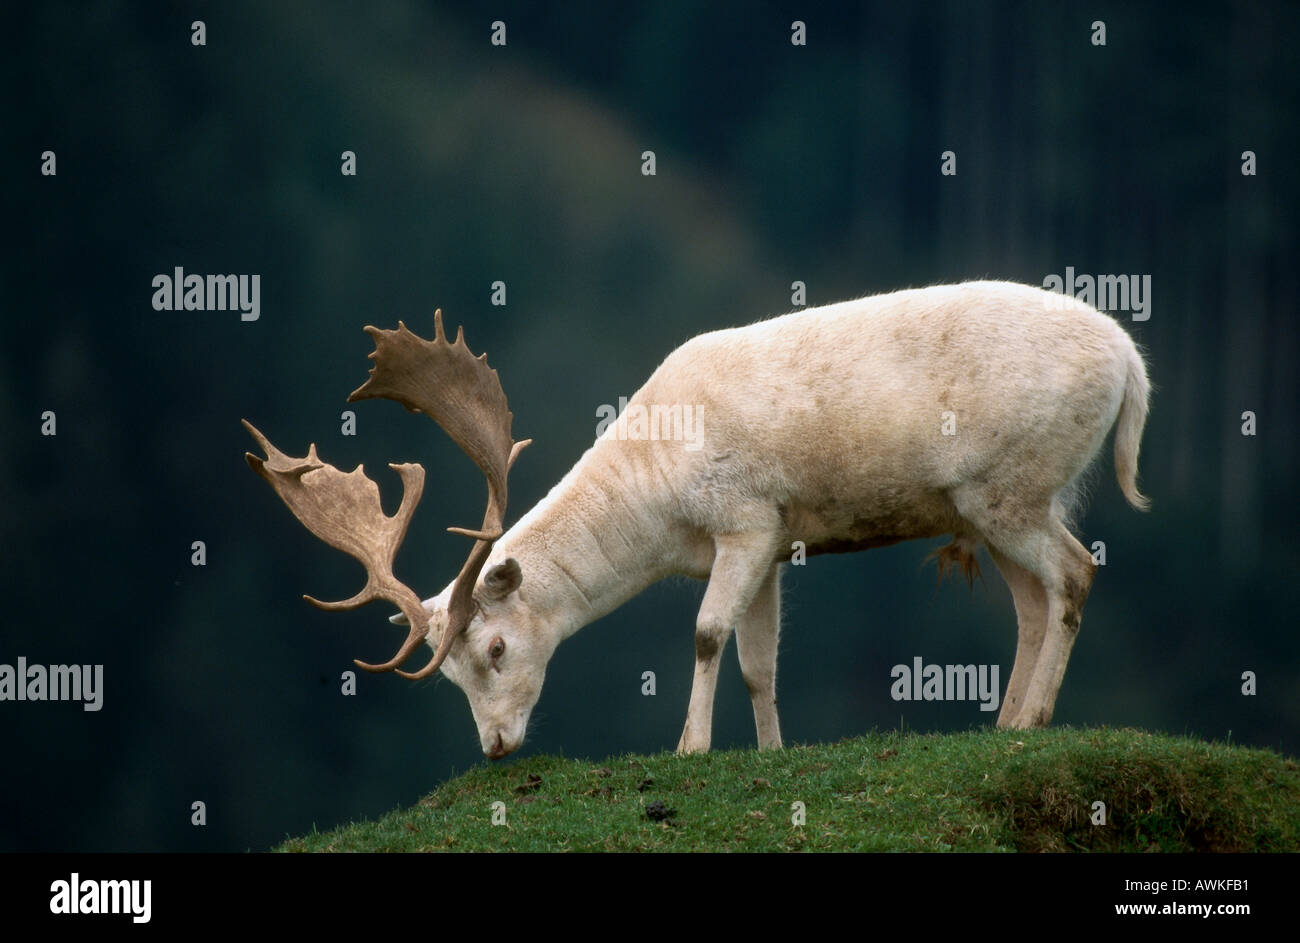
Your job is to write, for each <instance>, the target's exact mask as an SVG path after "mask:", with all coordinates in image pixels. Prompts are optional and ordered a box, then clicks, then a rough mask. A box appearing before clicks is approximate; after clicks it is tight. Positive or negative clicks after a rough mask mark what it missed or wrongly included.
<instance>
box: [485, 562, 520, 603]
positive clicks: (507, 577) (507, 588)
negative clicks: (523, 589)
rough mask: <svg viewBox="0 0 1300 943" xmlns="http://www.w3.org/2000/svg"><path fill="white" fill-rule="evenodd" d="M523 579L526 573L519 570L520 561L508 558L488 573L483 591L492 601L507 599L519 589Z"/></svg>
mask: <svg viewBox="0 0 1300 943" xmlns="http://www.w3.org/2000/svg"><path fill="white" fill-rule="evenodd" d="M523 579H524V573H523V570H521V569H520V568H519V561H518V560H516V559H515V558H514V557H507V558H506V559H504V560H502V561H501V562H500V563H498V564H497V565H496V566H494V567H492V569H490V570H488V571H487V574H486V575H485V576H484V577H483V589H484V590H485V591H486V592H487V595H488V596H489V597H491V598H492V599H505V598H506V597H507V596H509V595H510V594H511V593H513V592H514V591H515V590H517V589H518V588H519V584H520V583H521V582H523Z"/></svg>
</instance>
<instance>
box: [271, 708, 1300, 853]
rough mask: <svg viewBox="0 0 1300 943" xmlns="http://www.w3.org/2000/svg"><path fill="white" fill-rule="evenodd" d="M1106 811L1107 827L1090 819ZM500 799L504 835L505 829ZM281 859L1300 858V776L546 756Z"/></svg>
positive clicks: (943, 744)
mask: <svg viewBox="0 0 1300 943" xmlns="http://www.w3.org/2000/svg"><path fill="white" fill-rule="evenodd" d="M656 801H658V802H662V803H663V805H664V807H665V808H666V809H670V810H675V811H674V812H673V813H672V815H671V817H670V818H669V819H667V820H665V821H654V820H653V819H652V818H651V817H650V816H649V815H648V814H647V807H649V806H650V805H651V804H652V803H654V802H656ZM1096 801H1101V802H1104V803H1106V811H1107V823H1106V824H1105V825H1104V826H1097V825H1093V824H1092V823H1091V821H1090V819H1091V815H1092V804H1093V803H1094V802H1096ZM496 802H502V803H504V808H505V818H506V824H504V825H493V824H492V818H493V809H492V806H493V803H496ZM795 802H802V803H803V804H804V807H805V809H806V821H805V823H804V824H803V825H802V826H799V825H794V824H792V821H791V816H792V814H793V813H792V804H793V803H795ZM276 850H277V851H792V850H804V851H1118V852H1138V851H1141V852H1147V851H1163V852H1183V851H1221V852H1237V851H1298V850H1300V765H1297V764H1296V762H1294V761H1293V760H1290V759H1287V758H1285V757H1282V756H1279V755H1278V754H1276V753H1274V752H1272V751H1269V750H1256V749H1246V748H1243V747H1235V746H1229V745H1225V744H1218V743H1206V742H1205V741H1202V740H1195V739H1189V738H1185V737H1170V736H1165V735H1163V734H1153V733H1146V732H1144V731H1140V730H1113V729H1109V728H1101V729H1071V728H1068V727H1054V728H1051V729H1048V730H1034V731H1004V730H996V729H985V730H975V731H970V732H967V733H958V734H942V735H939V734H935V735H918V734H910V733H908V734H903V733H883V734H872V735H868V736H864V737H858V738H855V739H851V740H844V741H842V742H840V743H836V744H831V745H821V746H794V747H787V748H786V749H785V750H775V751H766V752H763V753H759V752H756V751H754V750H729V751H724V752H716V753H707V754H703V755H696V756H675V755H673V754H671V753H661V754H657V755H654V756H621V757H613V758H610V759H606V760H603V761H601V762H597V763H593V762H590V761H587V760H566V759H561V758H557V757H553V756H534V757H526V758H524V759H522V760H519V761H518V762H515V763H511V764H508V765H499V764H496V765H487V764H485V765H483V766H480V767H476V768H475V769H472V770H470V771H469V772H468V773H466V774H465V775H463V776H460V777H458V778H456V779H453V780H451V781H449V782H447V783H444V784H443V785H442V786H440V787H439V788H438V789H437V790H436V791H434V792H433V793H432V794H431V795H429V796H427V797H425V798H424V799H421V800H420V801H419V802H418V803H416V805H414V806H412V807H411V808H409V809H400V810H398V811H395V812H393V813H391V814H389V815H386V816H384V817H383V818H382V819H380V820H379V821H377V822H359V823H356V824H353V825H348V826H345V827H342V828H339V829H336V830H334V831H331V832H321V833H313V834H311V835H307V836H304V837H301V838H294V839H290V840H288V841H286V842H285V843H284V844H282V845H280V846H279V847H278V848H277V849H276Z"/></svg>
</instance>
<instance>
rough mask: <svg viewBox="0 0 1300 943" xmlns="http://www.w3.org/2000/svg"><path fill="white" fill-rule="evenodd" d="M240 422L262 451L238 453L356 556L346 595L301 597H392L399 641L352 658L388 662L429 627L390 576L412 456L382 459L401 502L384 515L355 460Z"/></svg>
mask: <svg viewBox="0 0 1300 943" xmlns="http://www.w3.org/2000/svg"><path fill="white" fill-rule="evenodd" d="M244 428H246V429H247V430H248V431H249V433H250V434H251V435H252V436H253V438H254V439H256V440H257V442H258V444H259V445H261V446H262V448H263V449H264V450H265V451H266V454H267V457H266V458H265V459H261V458H258V457H257V456H256V455H253V454H252V453H249V452H246V453H244V457H245V458H246V459H247V461H248V464H249V465H250V466H251V467H252V469H253V470H254V471H255V472H257V473H258V474H259V475H261V476H262V477H263V478H265V479H266V481H267V482H268V483H269V484H270V485H271V487H272V488H274V489H275V493H276V494H278V495H279V496H280V498H281V500H283V501H284V503H285V504H286V505H288V507H289V510H290V511H292V512H293V515H294V517H296V518H298V520H299V521H301V522H302V524H303V526H305V527H306V528H307V529H308V530H309V531H311V532H312V533H313V534H315V535H316V536H317V537H319V538H320V539H321V540H323V541H325V542H326V543H327V544H329V545H330V546H331V547H335V548H337V549H339V550H342V551H343V552H345V553H347V554H349V555H351V556H353V557H355V558H356V559H357V560H359V561H360V562H361V564H362V566H364V567H365V568H366V585H365V586H364V587H363V588H362V590H361V592H359V593H357V594H356V595H355V596H352V597H351V598H349V599H344V600H341V601H339V602H322V601H320V600H319V599H314V598H312V597H311V596H306V597H304V598H305V599H306V600H307V601H308V602H310V603H311V604H312V605H314V606H317V607H319V608H321V609H325V610H329V611H339V610H345V609H356V608H358V607H359V606H364V605H365V604H366V603H368V602H371V601H373V600H375V599H386V600H388V601H390V602H392V603H394V604H395V605H396V606H397V607H398V608H399V609H401V610H402V613H403V615H405V616H406V618H407V621H408V622H409V623H410V631H409V632H408V633H407V636H406V641H405V642H403V643H402V647H401V648H400V649H399V650H398V652H397V654H396V655H394V656H393V657H392V658H391V659H389V660H388V661H386V662H384V663H383V664H379V665H374V664H370V663H369V662H364V661H361V660H359V659H355V661H356V664H357V666H358V667H360V668H364V669H365V670H366V671H376V672H379V671H393V670H395V669H396V668H397V667H398V666H399V665H401V664H402V663H404V662H405V661H406V660H407V659H408V658H410V657H411V654H412V653H413V652H414V651H415V649H416V648H418V647H419V646H420V644H421V643H422V642H423V641H424V640H425V637H426V636H427V635H428V634H429V613H428V612H427V611H425V608H424V606H423V605H421V603H420V597H419V596H417V595H416V594H415V592H414V591H412V590H411V588H410V587H408V586H407V585H406V584H405V583H402V582H400V581H399V580H398V579H397V578H396V577H395V576H393V557H394V556H395V555H396V554H397V548H398V547H399V546H400V545H401V543H402V539H403V538H404V537H405V536H406V530H407V527H409V526H410V523H411V515H413V514H414V513H415V506H416V505H417V504H418V503H419V501H420V495H421V494H422V493H423V491H424V468H423V467H422V466H420V465H413V464H408V465H389V466H388V467H389V468H391V469H393V471H395V472H397V473H398V475H400V476H401V478H402V487H403V491H402V504H401V506H400V507H399V508H398V509H397V513H396V514H394V515H393V516H392V517H389V516H388V515H386V514H385V513H384V511H383V507H382V506H381V505H380V503H379V486H378V485H376V484H375V483H374V481H372V480H371V479H370V478H369V477H367V476H366V473H365V469H364V468H363V467H362V466H360V465H358V466H357V467H356V468H355V469H353V470H352V471H351V472H348V473H347V474H344V473H343V472H341V471H339V470H338V469H337V468H335V467H334V466H333V465H330V464H328V463H326V462H322V461H321V460H320V458H319V457H318V456H317V455H316V446H315V444H313V445H312V446H311V447H310V448H309V449H308V451H307V457H306V458H302V459H295V458H291V457H290V456H288V455H285V454H284V453H283V452H281V451H280V450H279V449H277V448H276V447H275V446H274V445H272V444H271V442H270V440H268V439H267V438H266V436H264V435H262V433H261V432H259V431H258V430H257V429H256V428H255V427H254V426H253V425H252V424H251V423H250V422H248V421H247V420H244Z"/></svg>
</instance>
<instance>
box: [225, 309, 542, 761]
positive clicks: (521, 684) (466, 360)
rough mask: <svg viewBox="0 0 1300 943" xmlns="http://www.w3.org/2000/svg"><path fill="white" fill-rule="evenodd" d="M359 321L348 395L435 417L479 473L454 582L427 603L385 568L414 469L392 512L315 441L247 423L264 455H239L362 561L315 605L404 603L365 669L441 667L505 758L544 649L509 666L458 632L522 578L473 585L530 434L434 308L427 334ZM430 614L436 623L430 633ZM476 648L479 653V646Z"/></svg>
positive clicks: (410, 495)
mask: <svg viewBox="0 0 1300 943" xmlns="http://www.w3.org/2000/svg"><path fill="white" fill-rule="evenodd" d="M365 330H366V333H367V334H369V335H370V336H371V337H372V338H373V339H374V342H375V350H374V352H372V353H371V354H370V357H371V359H372V360H374V361H375V364H374V366H373V367H372V368H371V370H370V377H369V379H367V380H366V382H365V383H363V384H362V385H361V386H360V387H359V388H358V389H356V390H354V391H353V392H352V394H351V395H350V396H349V397H348V402H356V401H357V400H362V399H372V398H376V397H383V398H386V399H392V400H396V401H397V402H399V403H401V404H402V405H403V406H405V407H406V408H407V409H408V410H409V411H411V412H416V413H424V414H425V415H427V416H429V417H430V418H432V419H433V420H434V421H435V422H437V423H438V425H440V426H442V428H443V429H444V430H445V431H446V432H447V434H448V435H450V436H451V438H452V439H453V440H454V441H455V442H456V444H457V445H459V446H460V447H461V449H462V450H463V451H464V452H465V454H467V455H468V456H469V457H470V458H471V459H473V460H474V463H475V464H476V465H478V467H479V469H480V470H481V471H482V472H483V474H484V476H485V477H486V478H487V484H488V503H487V510H486V512H485V513H484V515H483V523H482V525H481V526H480V527H479V528H478V529H477V530H470V529H467V528H463V527H449V528H448V530H450V531H451V532H452V533H455V534H461V535H464V536H466V537H471V538H473V540H474V546H473V548H472V549H471V550H470V552H469V557H468V558H467V559H466V560H465V564H464V566H462V567H461V570H460V573H459V574H458V575H457V577H456V580H455V582H453V583H452V585H451V586H450V587H448V589H447V590H446V591H445V592H444V593H443V594H442V595H440V596H439V597H437V599H436V600H433V601H432V602H433V606H432V611H429V610H426V608H425V606H424V605H423V604H422V603H421V602H420V597H419V596H418V595H416V593H415V592H414V591H412V590H411V589H410V587H408V586H407V585H406V584H404V583H402V582H400V581H399V580H398V579H397V578H396V577H395V576H393V569H392V568H393V557H394V555H395V554H396V553H397V548H398V546H399V545H400V544H401V542H402V538H403V537H405V536H406V529H407V526H408V525H409V524H410V520H411V515H412V514H413V513H414V512H415V506H416V504H417V503H418V502H419V500H420V495H421V493H422V491H423V488H424V468H423V467H422V466H420V465H416V464H405V465H390V466H389V467H390V468H392V469H393V470H394V471H396V472H397V473H398V475H400V476H401V478H402V482H403V486H404V489H405V490H404V493H403V495H402V503H401V506H400V507H399V508H398V511H397V513H396V514H395V515H394V516H392V517H389V516H387V515H385V514H384V513H383V509H382V507H381V505H380V502H379V487H378V485H376V484H375V482H374V481H372V480H371V479H370V478H368V477H367V476H366V474H365V471H364V470H363V468H362V466H360V465H358V466H357V467H356V468H355V469H353V470H352V471H351V472H349V473H347V474H344V473H343V472H341V471H340V470H339V469H337V468H335V467H334V466H333V465H330V464H327V463H325V462H322V461H321V460H320V458H319V457H318V456H317V454H316V446H315V444H312V445H311V446H310V448H309V449H308V451H307V456H306V457H305V458H291V457H289V456H287V455H285V454H284V453H282V452H280V451H279V450H278V449H277V448H276V447H275V446H274V445H272V444H271V443H270V441H269V440H267V438H266V437H265V436H264V435H262V433H261V432H259V431H258V430H257V429H255V428H254V427H253V426H252V425H251V424H250V423H249V422H248V421H247V420H245V421H244V427H245V428H246V429H248V431H249V432H250V433H251V434H252V436H253V438H254V439H256V440H257V442H258V444H259V445H260V446H261V447H262V449H263V450H264V451H265V452H266V455H267V457H266V458H265V459H262V458H258V457H257V456H255V455H252V454H251V453H245V458H246V459H247V461H248V464H249V465H250V466H251V467H252V468H253V470H254V471H255V472H257V473H258V474H259V475H261V476H262V477H263V478H264V479H266V481H267V482H268V483H269V484H270V485H271V487H272V488H274V489H275V492H276V494H278V495H279V496H280V498H281V499H282V500H283V501H284V503H285V504H286V505H288V507H289V510H290V511H292V512H293V514H294V516H295V517H297V518H298V520H299V521H301V522H302V523H303V525H304V526H306V528H307V529H308V530H310V531H311V532H312V533H313V534H315V535H316V536H317V537H319V538H320V539H322V540H324V541H325V542H326V543H328V544H329V545H330V546H332V547H336V548H338V549H339V550H342V551H344V552H346V553H348V554H351V555H352V556H353V557H356V559H358V560H359V561H361V563H362V565H363V566H364V567H365V568H366V585H365V586H364V588H362V590H361V591H360V592H359V593H357V594H356V595H355V596H353V597H351V598H350V599H346V600H343V601H341V602H332V603H326V602H320V601H319V600H316V599H313V598H312V597H310V596H307V597H304V598H306V599H307V601H308V602H311V603H312V604H313V605H316V606H319V607H320V608H322V609H330V610H341V609H355V608H357V607H358V606H362V605H364V604H365V603H367V602H371V601H372V600H375V599H385V600H388V601H389V602H391V603H393V604H394V605H396V606H397V607H398V609H400V610H401V613H402V617H403V619H402V621H403V622H405V623H406V624H408V625H409V631H408V633H407V636H406V641H405V642H403V643H402V646H401V648H400V649H399V650H398V652H397V654H396V655H394V656H393V657H392V658H391V659H389V660H388V661H386V662H384V663H382V664H370V663H368V662H363V661H359V660H358V661H357V662H356V664H357V665H358V666H359V667H361V668H363V669H365V670H366V671H375V672H381V671H396V672H397V674H399V675H401V676H402V677H404V678H410V679H413V680H418V679H420V678H427V677H428V676H429V675H431V674H433V673H434V672H435V671H437V670H438V669H439V668H442V669H443V671H444V674H446V675H447V676H448V677H449V678H451V679H452V681H453V682H455V683H456V684H457V685H458V686H459V687H460V688H461V689H462V690H464V691H465V693H466V695H467V696H468V697H469V701H470V708H471V710H472V712H473V713H474V719H475V721H476V723H477V724H478V726H479V736H480V740H481V741H482V743H483V750H484V752H485V753H486V754H487V755H488V756H490V757H493V758H496V757H499V756H504V755H505V754H506V753H508V752H510V750H512V749H514V748H515V747H517V746H518V745H519V743H520V742H522V740H523V726H524V725H525V724H526V723H527V718H528V714H529V713H530V712H531V710H532V707H533V705H534V704H535V703H536V701H537V695H538V694H540V692H541V674H542V673H543V672H544V670H545V664H546V661H547V660H548V659H549V655H550V652H549V651H548V652H545V653H544V654H543V653H540V652H539V653H533V654H537V655H541V656H542V657H541V658H540V662H539V660H538V658H536V657H532V658H529V657H522V658H515V659H513V664H512V665H511V668H510V670H509V671H508V672H507V671H506V670H505V666H506V663H507V659H506V657H505V649H506V646H507V643H506V639H505V638H504V636H503V635H502V634H493V633H487V632H485V631H482V630H480V631H478V632H476V633H474V634H475V636H479V635H483V636H486V637H485V638H484V639H478V638H477V637H476V638H475V639H474V640H473V641H474V642H475V643H477V644H474V645H473V646H472V647H473V650H470V648H471V645H470V644H469V643H468V642H467V640H466V636H467V630H469V628H470V626H471V624H472V623H474V622H475V621H476V620H477V621H478V622H482V621H483V619H484V613H483V610H484V608H485V606H490V605H492V604H493V603H500V602H501V601H503V600H505V599H506V597H508V596H510V595H511V594H512V593H513V592H514V590H515V589H517V588H518V586H519V582H520V572H519V566H518V564H517V563H515V561H513V560H505V561H502V562H501V563H499V564H497V566H495V567H493V568H492V569H491V570H490V571H489V572H488V574H487V576H486V577H485V578H484V580H483V583H482V584H481V585H480V583H479V575H480V573H482V570H483V567H484V565H485V564H486V563H487V560H488V556H489V554H490V553H491V551H492V545H493V543H494V542H495V541H496V540H497V539H498V538H499V537H500V536H501V534H502V533H503V528H504V519H505V512H506V491H507V489H506V482H507V478H508V476H509V473H510V468H511V466H512V465H513V464H514V461H515V459H516V458H517V457H518V456H519V453H520V452H521V451H522V450H523V449H524V447H525V446H527V445H528V444H529V443H530V442H531V441H532V440H531V439H525V440H523V441H522V442H516V441H514V439H513V438H512V437H511V432H510V425H511V421H512V418H513V417H512V415H511V413H510V410H509V408H508V404H507V402H506V396H505V392H504V391H503V390H502V388H501V381H500V380H499V379H498V377H497V372H496V371H495V370H493V369H492V368H490V367H489V366H488V365H487V355H486V354H483V355H481V356H479V357H475V356H474V355H473V354H472V353H470V350H469V348H468V347H467V346H466V345H465V338H464V330H463V329H461V330H458V331H457V333H456V340H455V342H454V343H449V342H448V341H447V336H446V334H444V333H443V327H442V311H441V310H438V311H437V312H435V313H434V338H433V340H431V341H430V340H425V339H423V338H421V337H417V336H416V335H415V334H413V333H411V331H409V330H408V329H407V327H406V325H405V324H403V323H402V322H400V321H399V322H398V324H397V330H395V331H384V330H380V329H379V328H375V327H367V328H366V329H365ZM435 623H436V624H437V625H438V627H439V628H438V632H437V633H436V635H434V636H433V637H430V628H431V626H432V625H433V624H435ZM499 624H500V623H499ZM425 641H428V642H429V643H430V644H431V645H433V644H434V642H435V641H436V645H435V646H434V648H435V651H434V655H433V658H432V659H430V660H429V662H428V664H426V665H425V666H424V667H423V668H421V669H419V670H418V671H414V672H406V671H402V670H400V667H399V666H401V665H402V664H404V663H405V662H406V660H407V659H408V658H410V656H411V655H412V653H414V651H415V649H416V648H418V647H419V646H420V644H421V643H422V642H425ZM458 647H459V648H461V649H464V651H462V653H461V657H457V655H456V654H455V650H456V649H457V648H458ZM479 647H482V648H484V651H483V652H479V651H477V648H479ZM524 647H525V648H526V643H525V646H524ZM484 668H486V670H483V669H484ZM520 718H522V721H521V720H520Z"/></svg>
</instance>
